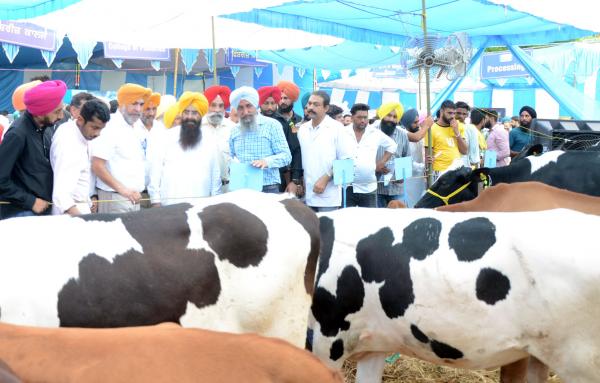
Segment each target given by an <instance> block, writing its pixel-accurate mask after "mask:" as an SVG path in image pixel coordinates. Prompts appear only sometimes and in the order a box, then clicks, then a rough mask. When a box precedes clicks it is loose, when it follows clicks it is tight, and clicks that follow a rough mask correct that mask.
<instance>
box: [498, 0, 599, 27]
mask: <svg viewBox="0 0 600 383" xmlns="http://www.w3.org/2000/svg"><path fill="white" fill-rule="evenodd" d="M489 1H490V2H491V3H495V4H499V5H502V6H506V7H510V8H512V9H514V10H517V11H519V12H526V13H530V14H532V15H536V16H538V17H541V18H544V19H546V20H548V21H552V22H556V23H561V24H568V25H571V26H573V27H576V28H580V29H588V30H590V31H594V32H600V25H599V24H598V9H599V8H600V7H599V4H598V2H596V1H589V0H569V2H568V3H566V2H565V1H564V0H489Z"/></svg>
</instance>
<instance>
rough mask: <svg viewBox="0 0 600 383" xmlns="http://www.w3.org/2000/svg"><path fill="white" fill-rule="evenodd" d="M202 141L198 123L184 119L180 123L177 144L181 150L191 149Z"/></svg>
mask: <svg viewBox="0 0 600 383" xmlns="http://www.w3.org/2000/svg"><path fill="white" fill-rule="evenodd" d="M201 139H202V130H200V121H196V120H192V119H185V120H182V121H181V131H180V132H179V144H180V145H181V147H182V148H183V150H187V149H192V148H193V147H195V146H196V145H198V143H199V142H200V140H201Z"/></svg>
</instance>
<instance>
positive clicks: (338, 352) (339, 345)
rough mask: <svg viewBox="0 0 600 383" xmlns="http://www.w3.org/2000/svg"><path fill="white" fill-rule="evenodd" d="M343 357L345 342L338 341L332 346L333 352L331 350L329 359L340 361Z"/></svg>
mask: <svg viewBox="0 0 600 383" xmlns="http://www.w3.org/2000/svg"><path fill="white" fill-rule="evenodd" d="M343 355H344V341H343V340H341V339H338V340H336V341H335V342H333V343H332V344H331V350H329V359H331V360H338V359H339V358H341V357H342V356H343Z"/></svg>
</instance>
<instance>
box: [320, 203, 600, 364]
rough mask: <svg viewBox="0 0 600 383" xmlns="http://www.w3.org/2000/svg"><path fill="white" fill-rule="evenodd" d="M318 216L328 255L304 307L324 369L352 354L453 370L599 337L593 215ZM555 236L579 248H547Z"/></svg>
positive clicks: (388, 212) (350, 212) (598, 220)
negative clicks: (402, 358) (392, 356)
mask: <svg viewBox="0 0 600 383" xmlns="http://www.w3.org/2000/svg"><path fill="white" fill-rule="evenodd" d="M320 219H321V224H322V225H323V224H324V223H325V224H327V225H328V227H329V228H330V229H329V235H328V236H327V237H323V238H322V240H323V241H327V238H331V239H332V243H331V248H332V250H331V256H330V257H329V259H328V261H327V262H326V264H325V265H324V267H321V268H320V270H319V274H320V278H319V282H318V285H317V288H316V291H315V298H314V301H313V306H312V313H313V315H314V321H315V323H314V326H313V327H314V328H315V340H314V345H313V347H314V348H313V350H314V351H315V352H316V353H317V354H318V355H319V356H320V357H322V358H323V359H324V360H327V361H329V362H330V363H332V365H336V364H337V363H341V361H343V360H344V359H345V358H346V357H348V356H349V355H352V354H357V353H362V352H370V351H379V352H383V351H389V352H393V351H400V352H403V353H405V354H407V355H412V356H418V357H420V358H422V359H425V360H429V361H431V362H434V363H438V364H447V365H451V366H455V367H464V368H487V367H497V366H500V365H504V364H507V363H510V362H513V361H515V360H517V359H520V358H523V357H525V356H527V352H525V351H524V350H526V349H528V348H529V350H532V351H531V353H532V354H533V355H536V356H538V357H540V358H541V359H542V360H544V357H549V358H550V357H554V356H556V355H554V354H552V352H553V351H549V350H552V347H554V346H556V345H557V344H558V340H559V339H566V338H570V339H571V341H572V342H573V344H576V343H577V342H581V341H582V339H586V337H591V335H590V334H593V333H596V332H598V331H600V324H598V323H597V320H595V319H593V318H594V317H595V316H597V315H600V291H599V290H598V289H597V287H595V285H596V284H597V281H598V280H599V278H600V264H599V263H598V262H597V255H596V254H597V250H596V245H595V243H594V240H593V238H594V232H595V231H597V227H599V226H598V225H600V217H597V216H593V215H587V214H581V213H578V212H573V211H570V210H563V209H560V210H553V211H547V212H537V213H460V214H459V213H455V214H450V213H445V212H435V211H427V210H421V209H417V210H410V209H409V210H402V211H398V210H392V209H380V210H379V211H377V212H376V213H375V212H370V211H368V209H345V210H344V211H340V212H335V213H325V214H321V215H320ZM557 233H560V236H561V237H562V238H579V239H580V240H578V241H576V242H577V243H576V244H574V243H573V241H565V240H556V238H557ZM324 246H325V247H326V248H327V244H326V243H324ZM592 302H593V303H592ZM539 318H544V320H538V319H539ZM565 321H567V322H570V321H572V323H573V324H574V325H575V326H577V329H578V330H577V331H576V332H573V331H572V327H571V326H570V325H566V322H565ZM490 334H494V336H493V337H490ZM540 334H541V335H540ZM586 341H589V339H588V340H586ZM533 350H535V352H534V351H533ZM544 352H546V354H545V355H544V354H543V353H544ZM536 353H537V354H536ZM551 354H552V355H551ZM550 365H551V367H552V364H550Z"/></svg>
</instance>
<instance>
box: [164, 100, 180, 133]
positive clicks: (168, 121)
mask: <svg viewBox="0 0 600 383" xmlns="http://www.w3.org/2000/svg"><path fill="white" fill-rule="evenodd" d="M163 121H164V124H165V128H167V129H171V128H172V127H174V126H178V125H179V124H181V115H180V114H179V105H178V104H177V103H175V104H173V105H171V106H170V107H168V108H167V111H166V112H165V114H164V117H163Z"/></svg>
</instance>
